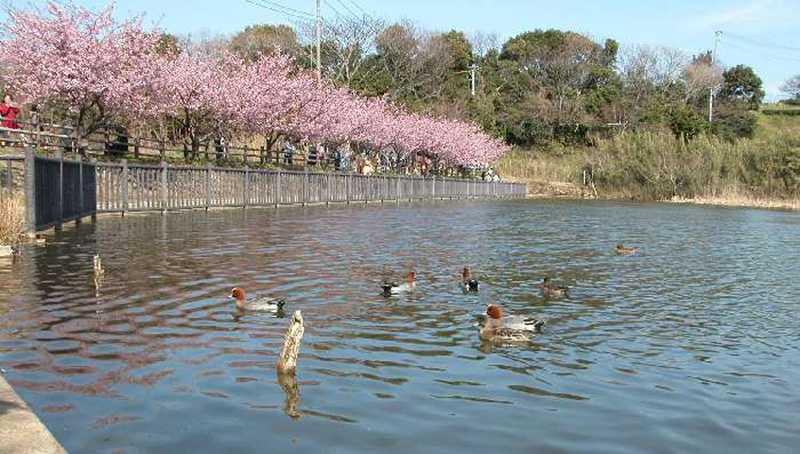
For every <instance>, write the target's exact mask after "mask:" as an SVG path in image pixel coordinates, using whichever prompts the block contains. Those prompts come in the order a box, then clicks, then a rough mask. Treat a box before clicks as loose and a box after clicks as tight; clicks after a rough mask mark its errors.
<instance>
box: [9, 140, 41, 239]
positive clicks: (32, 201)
mask: <svg viewBox="0 0 800 454" xmlns="http://www.w3.org/2000/svg"><path fill="white" fill-rule="evenodd" d="M9 163H10V161H9ZM35 179H36V155H34V153H33V148H31V147H27V148H25V230H27V231H28V233H33V232H35V231H36V182H35V181H34V180H35Z"/></svg>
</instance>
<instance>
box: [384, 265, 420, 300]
mask: <svg viewBox="0 0 800 454" xmlns="http://www.w3.org/2000/svg"><path fill="white" fill-rule="evenodd" d="M415 288H417V273H415V272H414V271H409V273H408V274H406V281H405V282H403V283H402V284H398V283H397V282H389V281H384V282H383V283H382V284H381V294H382V295H383V296H392V295H398V294H400V293H406V292H410V291H412V290H414V289H415Z"/></svg>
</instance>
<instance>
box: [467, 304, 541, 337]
mask: <svg viewBox="0 0 800 454" xmlns="http://www.w3.org/2000/svg"><path fill="white" fill-rule="evenodd" d="M544 325H545V321H544V320H539V319H536V318H530V317H522V316H518V315H517V316H507V317H504V316H503V310H502V309H501V308H500V306H498V305H497V304H490V305H488V306H487V307H486V321H485V323H484V324H483V326H482V327H481V329H480V337H481V339H483V340H486V341H490V342H494V343H514V342H527V341H529V340H530V339H531V337H532V336H533V335H534V334H536V333H538V332H541V330H542V327H543V326H544Z"/></svg>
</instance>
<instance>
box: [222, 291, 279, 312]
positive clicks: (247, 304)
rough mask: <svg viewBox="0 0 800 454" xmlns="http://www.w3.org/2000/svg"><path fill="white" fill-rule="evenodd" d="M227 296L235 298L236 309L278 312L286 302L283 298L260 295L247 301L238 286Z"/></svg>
mask: <svg viewBox="0 0 800 454" xmlns="http://www.w3.org/2000/svg"><path fill="white" fill-rule="evenodd" d="M229 298H232V299H234V300H236V307H237V308H238V309H241V310H248V311H264V312H278V311H279V310H281V309H283V306H284V305H285V304H286V300H285V299H283V298H268V297H261V298H256V299H252V300H250V301H247V298H246V296H245V293H244V290H243V289H241V288H239V287H236V288H234V289H233V290H231V294H230V296H229Z"/></svg>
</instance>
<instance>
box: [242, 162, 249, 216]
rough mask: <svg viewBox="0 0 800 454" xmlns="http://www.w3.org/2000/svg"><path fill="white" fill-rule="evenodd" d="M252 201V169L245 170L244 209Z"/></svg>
mask: <svg viewBox="0 0 800 454" xmlns="http://www.w3.org/2000/svg"><path fill="white" fill-rule="evenodd" d="M246 155H247V151H246V149H245V156H246ZM249 199H250V168H249V167H245V168H244V198H243V202H242V203H244V207H245V208H247V202H248V201H249Z"/></svg>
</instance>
